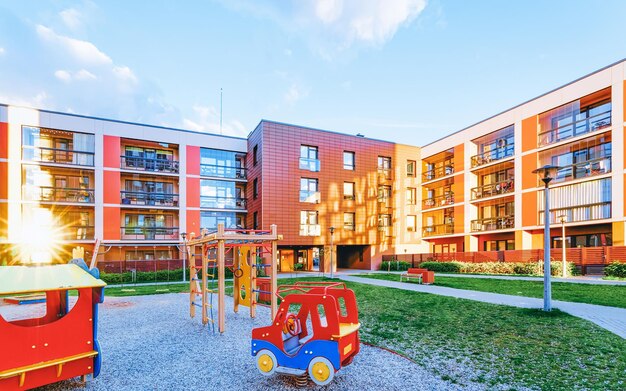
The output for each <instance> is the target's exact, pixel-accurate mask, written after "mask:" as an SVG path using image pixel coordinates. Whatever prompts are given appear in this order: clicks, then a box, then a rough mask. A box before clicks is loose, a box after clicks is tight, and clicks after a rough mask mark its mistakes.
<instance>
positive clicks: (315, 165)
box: [300, 157, 320, 172]
mask: <svg viewBox="0 0 626 391" xmlns="http://www.w3.org/2000/svg"><path fill="white" fill-rule="evenodd" d="M300 169H301V170H309V171H313V172H318V171H319V170H320V161H319V160H318V159H308V158H304V157H301V158H300Z"/></svg>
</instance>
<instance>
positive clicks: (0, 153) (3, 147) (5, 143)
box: [0, 122, 9, 159]
mask: <svg viewBox="0 0 626 391" xmlns="http://www.w3.org/2000/svg"><path fill="white" fill-rule="evenodd" d="M8 157H9V124H7V123H6V122H0V159H7V158H8Z"/></svg>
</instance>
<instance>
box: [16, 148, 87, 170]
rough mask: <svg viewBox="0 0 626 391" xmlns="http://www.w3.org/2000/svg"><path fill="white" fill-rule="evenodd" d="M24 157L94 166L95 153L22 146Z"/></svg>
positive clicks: (48, 161) (29, 159)
mask: <svg viewBox="0 0 626 391" xmlns="http://www.w3.org/2000/svg"><path fill="white" fill-rule="evenodd" d="M22 159H23V160H28V161H35V162H42V163H56V164H68V165H76V166H90V167H93V161H94V153H93V152H85V151H75V150H70V149H61V148H47V147H34V146H29V145H24V146H22Z"/></svg>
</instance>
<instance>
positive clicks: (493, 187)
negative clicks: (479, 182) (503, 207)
mask: <svg viewBox="0 0 626 391" xmlns="http://www.w3.org/2000/svg"><path fill="white" fill-rule="evenodd" d="M513 191H515V181H514V180H513V179H510V180H504V181H500V182H496V183H490V184H487V185H483V186H478V187H474V188H473V189H472V190H471V194H472V199H473V200H477V199H479V198H485V197H493V196H496V195H499V194H506V193H511V192H513Z"/></svg>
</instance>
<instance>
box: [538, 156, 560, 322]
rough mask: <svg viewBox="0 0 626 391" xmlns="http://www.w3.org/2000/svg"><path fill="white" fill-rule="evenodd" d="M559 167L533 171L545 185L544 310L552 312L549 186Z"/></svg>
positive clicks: (545, 167) (541, 168) (544, 167)
mask: <svg viewBox="0 0 626 391" xmlns="http://www.w3.org/2000/svg"><path fill="white" fill-rule="evenodd" d="M560 168H561V167H559V166H551V165H548V164H547V165H545V166H543V167H539V168H538V169H536V170H533V173H534V174H537V175H539V178H540V179H541V181H542V182H543V183H544V184H545V189H544V191H543V197H544V200H545V202H544V203H545V206H544V209H543V221H544V228H543V310H544V311H552V286H551V281H550V277H551V276H550V272H551V271H550V192H549V191H548V184H549V183H550V181H551V180H552V179H553V178H554V176H555V175H556V172H557V171H558V170H559V169H560Z"/></svg>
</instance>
